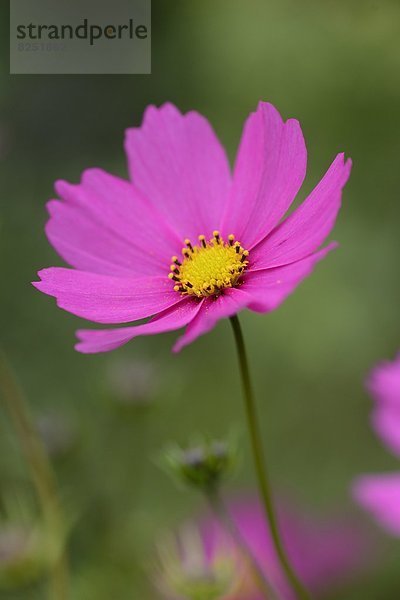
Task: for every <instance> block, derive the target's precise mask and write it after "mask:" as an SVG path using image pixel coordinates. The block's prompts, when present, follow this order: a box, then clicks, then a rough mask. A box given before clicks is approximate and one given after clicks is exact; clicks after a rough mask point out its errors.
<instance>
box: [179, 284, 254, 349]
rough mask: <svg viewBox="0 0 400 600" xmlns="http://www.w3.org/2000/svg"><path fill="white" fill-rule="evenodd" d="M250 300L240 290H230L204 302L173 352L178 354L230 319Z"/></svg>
mask: <svg viewBox="0 0 400 600" xmlns="http://www.w3.org/2000/svg"><path fill="white" fill-rule="evenodd" d="M251 300H252V298H251V297H250V296H249V295H248V294H246V293H244V292H242V290H241V289H238V288H232V289H228V290H225V291H224V293H223V294H222V295H221V296H219V297H218V298H217V299H215V298H212V297H211V298H207V299H206V300H204V302H203V305H202V307H201V310H200V311H199V312H198V314H197V316H196V317H195V318H194V319H193V321H191V323H190V324H189V325H188V327H187V328H186V331H185V333H184V335H183V336H181V337H180V338H179V339H178V341H177V342H176V343H175V345H174V348H173V351H174V352H180V350H182V348H184V347H185V346H187V345H188V344H191V343H192V342H194V340H195V339H197V338H198V337H199V336H201V335H204V334H205V333H208V332H209V331H211V329H213V328H214V327H215V325H216V323H217V321H219V320H220V319H224V318H226V317H231V316H233V315H235V314H236V313H238V312H239V311H240V310H242V309H243V308H245V306H246V305H247V304H248V303H249V302H251Z"/></svg>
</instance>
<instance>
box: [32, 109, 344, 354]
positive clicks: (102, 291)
mask: <svg viewBox="0 0 400 600" xmlns="http://www.w3.org/2000/svg"><path fill="white" fill-rule="evenodd" d="M125 149H126V153H127V157H128V166H129V174H130V181H125V180H123V179H120V178H118V177H115V176H113V175H110V174H108V173H106V172H104V171H102V170H100V169H90V170H87V171H85V172H84V173H83V176H82V180H81V183H80V184H77V185H73V184H70V183H67V182H65V181H58V182H57V183H56V185H55V188H56V192H57V195H58V197H59V198H60V199H59V200H51V201H50V202H49V203H48V210H49V213H50V219H49V221H48V223H47V225H46V233H47V236H48V238H49V240H50V243H51V244H52V245H53V246H54V248H55V249H56V250H57V252H58V253H59V254H60V255H61V256H62V257H63V259H65V260H66V261H67V263H69V264H70V265H71V266H72V267H73V268H72V269H67V268H59V267H53V268H49V269H43V270H42V271H40V272H39V276H40V278H41V281H40V282H36V283H34V285H35V287H37V288H38V289H39V290H40V291H42V292H44V293H45V294H49V295H51V296H54V297H55V298H56V299H57V304H58V306H59V307H61V308H63V309H65V310H67V311H69V312H71V313H73V314H75V315H77V316H79V317H83V318H85V319H88V320H90V321H94V322H96V323H105V324H124V323H129V322H134V321H137V320H141V319H147V318H148V317H151V318H150V320H149V321H148V322H146V323H141V324H139V325H136V326H130V327H119V328H112V329H101V330H81V331H78V332H77V333H78V338H79V340H80V341H79V343H78V344H77V346H76V348H77V350H79V351H80V352H85V353H94V352H105V351H108V350H113V349H114V348H117V347H118V346H122V345H123V344H125V343H127V342H128V341H129V340H131V339H132V338H134V337H136V336H138V335H153V334H157V333H162V332H166V331H171V330H175V329H179V328H182V327H184V326H187V327H186V332H185V334H184V335H183V336H182V337H180V338H179V339H178V341H177V343H176V344H175V346H174V349H175V351H178V350H180V349H181V348H182V347H183V346H185V345H187V344H189V343H191V342H193V341H194V340H195V339H196V338H197V337H198V336H200V335H202V334H204V333H206V332H208V331H209V330H211V329H212V328H213V327H214V325H215V324H216V322H217V321H218V320H219V319H222V318H224V317H228V316H232V315H234V314H236V313H238V312H239V311H241V310H242V309H244V308H249V309H250V310H253V311H256V312H261V313H264V312H269V311H272V310H274V309H275V308H277V307H278V306H279V305H280V304H281V303H282V302H283V301H284V300H285V298H286V297H287V296H288V295H289V294H290V293H291V292H292V291H293V290H294V289H295V288H296V286H297V285H298V284H299V283H300V282H301V281H302V280H303V279H304V278H305V277H306V276H307V275H309V274H310V273H311V271H312V269H313V267H314V265H315V264H316V263H317V262H318V261H319V260H321V259H322V258H324V257H325V256H326V254H327V253H328V252H329V251H330V250H331V249H332V248H333V247H334V244H330V245H328V246H327V247H325V248H323V249H322V250H321V249H319V248H320V246H321V244H322V243H323V242H324V240H325V239H326V237H327V236H328V235H329V233H330V231H331V229H332V227H333V225H334V222H335V219H336V216H337V213H338V210H339V207H340V203H341V192H342V188H343V186H344V185H345V183H346V181H347V179H348V177H349V173H350V168H351V163H350V161H349V160H347V161H345V160H344V155H343V154H338V155H337V156H336V158H335V160H334V161H333V163H332V164H331V166H330V167H329V169H328V171H327V172H326V174H325V175H324V177H323V178H322V179H321V181H320V182H319V183H318V185H317V186H316V187H315V188H314V190H313V191H312V192H311V193H310V195H309V196H308V197H307V199H306V200H305V201H304V202H303V203H302V204H301V205H300V206H299V207H298V208H297V209H296V210H295V211H294V212H292V213H291V214H290V215H289V216H288V217H287V218H286V219H285V220H282V219H283V217H284V216H285V214H286V213H287V211H288V209H289V208H290V206H291V205H292V203H293V201H294V199H295V197H296V195H297V193H298V191H299V189H300V187H301V185H302V183H303V180H304V177H305V174H306V159H307V152H306V146H305V143H304V138H303V135H302V132H301V129H300V125H299V123H298V121H296V120H294V119H289V120H288V121H286V122H284V121H283V120H282V118H281V116H280V115H279V113H278V112H277V110H276V109H275V108H274V107H273V106H272V105H271V104H268V103H264V102H260V104H259V105H258V108H257V110H256V112H254V113H252V114H251V115H250V116H249V118H248V119H247V122H246V124H245V127H244V131H243V135H242V139H241V142H240V147H239V151H238V156H237V159H236V164H235V167H234V171H233V174H232V175H231V172H230V168H229V164H228V161H227V157H226V154H225V152H224V149H223V148H222V146H221V145H220V143H219V141H218V139H217V137H216V136H215V134H214V132H213V130H212V128H211V126H210V125H209V123H208V121H207V120H206V119H205V118H204V117H202V116H201V115H199V114H198V113H196V112H189V113H187V114H185V115H182V114H181V113H180V112H179V111H178V110H177V109H176V108H175V107H174V106H173V105H171V104H165V105H163V106H161V107H160V108H156V107H154V106H150V107H149V108H147V110H146V113H145V116H144V122H143V124H142V126H141V127H139V128H134V129H129V130H128V131H127V133H126V141H125Z"/></svg>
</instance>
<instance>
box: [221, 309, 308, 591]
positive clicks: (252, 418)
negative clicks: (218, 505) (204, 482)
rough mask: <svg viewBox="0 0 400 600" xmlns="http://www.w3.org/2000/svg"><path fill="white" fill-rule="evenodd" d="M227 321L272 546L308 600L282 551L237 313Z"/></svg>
mask: <svg viewBox="0 0 400 600" xmlns="http://www.w3.org/2000/svg"><path fill="white" fill-rule="evenodd" d="M230 321H231V325H232V328H233V333H234V336H235V342H236V347H237V353H238V358H239V365H240V373H241V377H242V385H243V395H244V401H245V406H246V415H247V424H248V428H249V433H250V439H251V447H252V452H253V459H254V464H255V469H256V474H257V479H258V487H259V491H260V496H261V498H262V501H263V505H264V510H265V515H266V518H267V521H268V524H269V529H270V532H271V537H272V541H273V543H274V547H275V550H276V553H277V556H278V559H279V562H280V564H281V567H282V569H283V571H284V573H285V574H286V577H287V579H288V581H289V582H290V584H291V586H292V588H293V590H294V591H295V592H296V596H297V598H298V599H299V600H310V595H309V593H308V591H307V590H306V589H305V587H304V586H303V584H302V583H301V581H300V580H299V579H298V577H297V575H296V573H295V571H294V569H293V567H292V566H291V564H290V561H289V559H288V557H287V554H286V552H285V549H284V546H283V543H282V541H281V536H280V533H279V528H278V521H277V517H276V514H275V508H274V504H273V500H272V493H271V488H270V483H269V477H268V475H267V469H266V464H265V458H264V451H263V446H262V442H261V434H260V429H259V425H258V418H257V410H256V404H255V400H254V393H253V388H252V385H251V380H250V371H249V364H248V360H247V354H246V348H245V345H244V339H243V333H242V329H241V326H240V322H239V319H238V317H237V316H236V315H235V316H233V317H231V318H230Z"/></svg>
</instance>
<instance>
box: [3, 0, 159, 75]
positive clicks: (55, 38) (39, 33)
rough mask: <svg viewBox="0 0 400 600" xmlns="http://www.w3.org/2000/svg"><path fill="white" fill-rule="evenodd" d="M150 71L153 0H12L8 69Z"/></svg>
mask: <svg viewBox="0 0 400 600" xmlns="http://www.w3.org/2000/svg"><path fill="white" fill-rule="evenodd" d="M150 72H151V0H112V2H107V3H106V2H104V3H102V4H100V2H99V1H98V0H10V73H12V74H26V75H28V74H29V75H34V74H85V73H86V74H96V73H98V74H107V75H108V74H134V73H150Z"/></svg>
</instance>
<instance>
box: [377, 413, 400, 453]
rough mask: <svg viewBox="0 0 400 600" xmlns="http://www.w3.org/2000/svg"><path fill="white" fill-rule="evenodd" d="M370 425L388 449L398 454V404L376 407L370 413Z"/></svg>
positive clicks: (399, 444)
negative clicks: (395, 405) (396, 405)
mask: <svg viewBox="0 0 400 600" xmlns="http://www.w3.org/2000/svg"><path fill="white" fill-rule="evenodd" d="M372 425H373V427H374V429H375V431H376V433H377V434H378V435H379V437H380V438H381V440H382V441H383V442H384V443H385V444H386V446H387V447H388V448H389V450H391V451H392V452H394V454H396V455H397V456H400V406H399V407H393V406H381V407H377V408H376V409H375V410H374V412H373V414H372Z"/></svg>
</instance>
